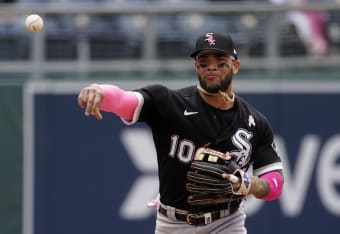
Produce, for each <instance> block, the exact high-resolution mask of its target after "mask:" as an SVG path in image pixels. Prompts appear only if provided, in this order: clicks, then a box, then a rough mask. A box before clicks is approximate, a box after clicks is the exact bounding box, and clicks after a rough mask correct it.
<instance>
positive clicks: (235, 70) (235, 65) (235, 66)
mask: <svg viewBox="0 0 340 234" xmlns="http://www.w3.org/2000/svg"><path fill="white" fill-rule="evenodd" d="M239 69H240V60H234V61H233V73H234V74H237V73H238V70H239Z"/></svg>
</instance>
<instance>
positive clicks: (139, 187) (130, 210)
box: [119, 128, 158, 219]
mask: <svg viewBox="0 0 340 234" xmlns="http://www.w3.org/2000/svg"><path fill="white" fill-rule="evenodd" d="M121 140H122V144H123V146H124V148H125V150H126V151H127V152H128V154H129V157H130V159H131V162H132V163H133V164H134V166H135V167H136V168H137V170H139V172H140V176H139V177H137V178H136V179H135V181H134V182H133V183H132V186H131V189H130V191H129V192H128V194H126V196H125V200H124V201H122V205H121V207H120V210H119V213H120V215H121V216H122V217H124V218H125V219H144V218H146V217H148V216H150V215H151V214H152V213H154V210H153V209H151V208H147V203H148V202H149V201H151V200H152V199H153V198H155V197H156V196H157V193H158V176H157V168H158V167H157V156H156V151H155V146H154V143H153V140H152V136H151V133H150V132H149V131H148V130H147V129H144V128H126V129H125V130H124V131H123V132H122V134H121Z"/></svg>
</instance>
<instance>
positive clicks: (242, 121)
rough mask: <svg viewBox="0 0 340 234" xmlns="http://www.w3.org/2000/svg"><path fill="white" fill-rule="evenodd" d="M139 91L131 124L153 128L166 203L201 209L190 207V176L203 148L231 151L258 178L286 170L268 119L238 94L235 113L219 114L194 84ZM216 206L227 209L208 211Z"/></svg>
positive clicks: (191, 209)
mask: <svg viewBox="0 0 340 234" xmlns="http://www.w3.org/2000/svg"><path fill="white" fill-rule="evenodd" d="M135 91H136V92H138V93H139V94H141V97H140V103H139V107H138V108H137V109H136V112H138V113H135V118H134V120H133V122H136V121H140V122H145V123H147V124H148V125H149V126H150V128H151V131H152V135H153V140H154V143H155V147H156V152H157V161H158V175H159V186H160V188H159V189H160V190H159V192H160V199H161V202H162V203H163V204H165V205H169V206H173V207H176V208H178V209H183V210H189V211H197V208H196V207H193V206H191V205H189V204H188V203H187V197H188V193H187V191H186V183H187V182H188V181H187V177H186V174H187V171H188V170H189V169H190V164H191V161H192V158H193V156H194V154H195V151H196V149H198V148H199V147H202V146H209V147H210V148H212V149H215V150H219V151H221V152H227V151H228V152H230V154H232V155H234V156H235V157H236V159H237V163H238V164H239V165H240V166H241V167H242V168H243V169H244V170H247V169H248V168H249V166H250V165H251V164H252V166H253V174H254V175H261V174H264V173H266V172H268V171H272V170H278V169H282V164H281V160H280V158H279V156H278V155H277V152H276V150H275V147H274V143H273V133H272V129H271V127H270V125H269V123H268V121H267V120H266V118H265V117H264V116H263V115H262V114H261V113H259V112H258V111H257V110H256V109H255V108H254V107H252V106H251V105H249V104H248V103H247V102H246V101H244V100H243V99H241V98H240V97H239V96H236V98H235V105H234V107H233V108H232V109H230V110H219V109H215V108H213V107H212V106H210V105H208V104H207V103H206V102H205V101H204V100H203V99H202V97H201V96H200V94H199V92H198V90H197V87H196V86H190V87H186V88H183V89H179V90H171V89H168V88H166V87H164V86H161V85H152V86H147V87H144V88H141V89H138V90H135ZM139 96H140V95H139ZM218 208H220V209H223V208H225V205H218V206H217V207H211V206H210V207H206V208H205V210H204V211H206V210H215V209H218ZM200 211H202V210H200Z"/></svg>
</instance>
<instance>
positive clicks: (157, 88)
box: [135, 84, 196, 96]
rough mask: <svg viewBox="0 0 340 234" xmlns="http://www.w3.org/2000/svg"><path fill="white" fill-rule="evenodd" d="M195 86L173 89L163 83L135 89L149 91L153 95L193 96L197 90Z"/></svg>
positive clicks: (143, 91)
mask: <svg viewBox="0 0 340 234" xmlns="http://www.w3.org/2000/svg"><path fill="white" fill-rule="evenodd" d="M195 90H196V89H195V86H188V87H183V88H178V89H172V88H169V87H167V86H165V85H162V84H152V85H148V86H145V87H143V88H141V89H138V90H135V91H137V92H142V93H148V94H149V95H151V96H158V95H171V94H172V95H180V96H191V95H193V93H194V92H195Z"/></svg>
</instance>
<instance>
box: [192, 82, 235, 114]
mask: <svg viewBox="0 0 340 234" xmlns="http://www.w3.org/2000/svg"><path fill="white" fill-rule="evenodd" d="M197 89H198V91H199V94H200V95H201V97H202V98H203V100H204V101H205V102H206V103H208V104H209V105H211V106H213V107H215V108H217V109H221V110H229V109H231V108H232V107H233V106H234V102H235V94H234V93H233V92H232V91H231V87H230V88H229V89H228V90H227V91H226V92H222V91H219V92H218V93H209V92H207V91H206V90H204V89H203V88H202V87H201V86H200V85H197Z"/></svg>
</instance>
